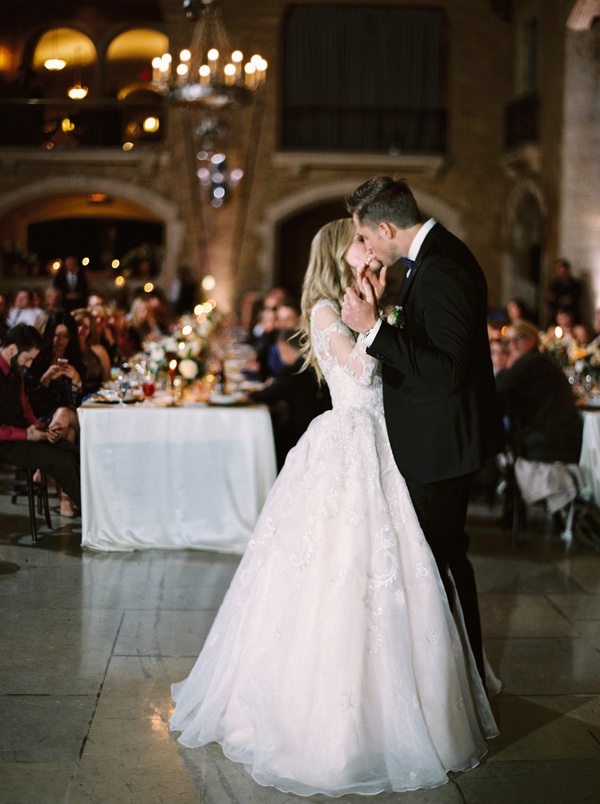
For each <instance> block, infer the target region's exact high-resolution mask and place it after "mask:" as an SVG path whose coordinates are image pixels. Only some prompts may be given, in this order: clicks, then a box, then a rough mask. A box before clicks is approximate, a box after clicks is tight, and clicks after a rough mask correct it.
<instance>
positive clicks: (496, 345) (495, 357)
mask: <svg viewBox="0 0 600 804" xmlns="http://www.w3.org/2000/svg"><path fill="white" fill-rule="evenodd" d="M490 354H491V356H492V368H493V369H494V375H496V374H497V373H498V372H499V371H502V369H505V368H507V367H508V348H507V346H506V342H505V341H504V340H501V339H499V338H494V339H493V340H490Z"/></svg>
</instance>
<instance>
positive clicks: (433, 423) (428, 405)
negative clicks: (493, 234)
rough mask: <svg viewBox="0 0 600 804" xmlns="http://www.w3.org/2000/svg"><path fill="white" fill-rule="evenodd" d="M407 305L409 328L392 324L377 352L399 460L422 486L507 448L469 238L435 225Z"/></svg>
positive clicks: (481, 280) (482, 283)
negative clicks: (461, 238) (464, 239)
mask: <svg viewBox="0 0 600 804" xmlns="http://www.w3.org/2000/svg"><path fill="white" fill-rule="evenodd" d="M398 304H400V305H401V306H402V307H403V314H404V326H403V328H402V329H400V328H398V327H395V326H392V325H390V324H388V323H387V322H386V321H383V322H382V324H381V327H380V329H379V332H378V333H377V335H376V337H375V339H374V341H373V343H372V345H371V347H370V348H369V349H368V352H369V354H371V355H374V356H375V357H377V358H379V359H380V360H381V361H382V373H383V400H384V408H385V418H386V424H387V429H388V433H389V437H390V442H391V445H392V451H393V453H394V457H395V459H396V463H397V464H398V467H399V469H400V471H401V473H402V474H403V475H404V477H405V478H406V479H407V480H411V481H415V482H419V483H432V482H435V481H437V480H445V479H448V478H452V477H460V476H461V475H465V474H468V473H470V472H474V471H476V470H477V469H479V468H480V467H481V466H482V465H483V463H484V461H485V459H486V458H487V457H488V456H490V455H495V454H497V453H498V452H500V451H501V450H502V448H503V445H504V432H503V427H502V417H501V408H500V402H499V399H498V396H497V392H496V388H495V383H494V375H493V371H492V363H491V358H490V349H489V339H488V333H487V283H486V280H485V276H484V274H483V271H482V270H481V268H480V266H479V264H478V263H477V260H476V259H475V257H474V256H473V255H472V254H471V252H470V251H469V249H468V248H467V247H466V246H465V245H464V243H462V242H461V241H460V240H459V239H458V238H457V237H455V236H454V235H453V234H451V233H450V232H448V231H447V230H446V229H444V227H443V226H440V224H438V223H436V224H435V226H434V227H433V228H432V229H431V231H430V232H429V233H428V234H427V236H426V237H425V240H424V242H423V244H422V245H421V248H420V249H419V254H418V256H417V260H416V262H415V265H414V266H413V268H412V269H411V271H410V275H408V276H405V278H404V280H403V282H402V285H401V288H400V295H399V297H398Z"/></svg>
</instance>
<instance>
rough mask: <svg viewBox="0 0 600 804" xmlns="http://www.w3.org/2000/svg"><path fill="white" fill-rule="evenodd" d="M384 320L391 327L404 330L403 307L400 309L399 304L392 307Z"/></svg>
mask: <svg viewBox="0 0 600 804" xmlns="http://www.w3.org/2000/svg"><path fill="white" fill-rule="evenodd" d="M385 320H386V321H387V322H388V324H391V325H392V326H393V327H397V328H398V329H404V324H405V323H406V319H405V317H404V307H402V305H400V304H397V305H396V306H395V307H392V309H391V310H390V312H389V313H388V314H387V316H386V319H385Z"/></svg>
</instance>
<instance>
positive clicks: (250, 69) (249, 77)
mask: <svg viewBox="0 0 600 804" xmlns="http://www.w3.org/2000/svg"><path fill="white" fill-rule="evenodd" d="M244 72H245V73H246V86H247V87H248V89H254V87H255V86H256V67H255V66H254V64H252V62H251V61H249V62H248V63H247V64H246V65H245V67H244Z"/></svg>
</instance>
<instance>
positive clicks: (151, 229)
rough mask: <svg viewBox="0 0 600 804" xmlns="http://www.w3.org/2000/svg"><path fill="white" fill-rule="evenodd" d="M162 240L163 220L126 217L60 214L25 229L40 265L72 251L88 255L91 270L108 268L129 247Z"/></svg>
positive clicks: (77, 255) (79, 254)
mask: <svg viewBox="0 0 600 804" xmlns="http://www.w3.org/2000/svg"><path fill="white" fill-rule="evenodd" d="M162 242H163V226H162V224H160V223H155V222H153V221H141V220H135V219H128V218H104V217H102V218H61V219H58V220H51V221H42V222H41V223H32V224H31V225H30V226H29V229H28V248H29V251H30V252H33V253H34V254H37V255H38V257H39V260H40V264H41V265H42V266H44V265H46V264H47V263H48V262H49V261H50V260H54V259H64V258H65V257H66V256H68V255H69V254H72V255H74V256H75V257H78V258H79V259H80V260H82V259H83V258H84V257H88V258H89V260H90V262H89V265H88V270H89V271H90V272H92V273H93V272H97V271H105V270H107V269H110V267H111V262H112V260H114V259H118V260H122V259H123V257H124V256H125V255H126V254H127V253H128V252H129V251H131V249H135V248H137V247H138V246H141V245H143V244H147V245H149V246H160V245H162Z"/></svg>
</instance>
